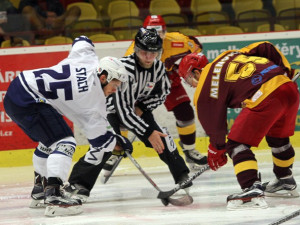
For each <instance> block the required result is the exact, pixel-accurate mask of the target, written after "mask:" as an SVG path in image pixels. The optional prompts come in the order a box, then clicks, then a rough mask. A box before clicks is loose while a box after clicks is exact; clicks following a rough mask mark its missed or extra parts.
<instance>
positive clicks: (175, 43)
mask: <svg viewBox="0 0 300 225" xmlns="http://www.w3.org/2000/svg"><path fill="white" fill-rule="evenodd" d="M171 47H173V48H183V47H184V43H183V42H172V43H171Z"/></svg>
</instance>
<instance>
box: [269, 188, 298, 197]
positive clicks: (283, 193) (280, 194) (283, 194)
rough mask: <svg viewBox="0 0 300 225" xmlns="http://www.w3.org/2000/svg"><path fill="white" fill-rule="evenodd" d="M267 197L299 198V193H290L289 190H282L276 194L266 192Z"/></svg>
mask: <svg viewBox="0 0 300 225" xmlns="http://www.w3.org/2000/svg"><path fill="white" fill-rule="evenodd" d="M264 193H265V196H267V197H277V198H298V197H299V193H298V191H296V190H292V191H288V190H280V191H277V192H274V193H271V192H266V191H265V192H264Z"/></svg>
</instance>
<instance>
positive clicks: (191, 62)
mask: <svg viewBox="0 0 300 225" xmlns="http://www.w3.org/2000/svg"><path fill="white" fill-rule="evenodd" d="M208 63H209V62H208V60H207V58H206V56H205V55H204V54H203V53H202V52H200V53H191V54H188V55H186V56H185V57H183V59H182V60H181V62H180V64H179V69H178V73H179V76H181V77H182V78H183V79H184V80H185V81H186V82H187V83H189V84H191V79H194V75H193V73H192V72H193V70H195V69H197V70H200V71H201V70H202V68H204V67H205V66H206V65H207V64H208Z"/></svg>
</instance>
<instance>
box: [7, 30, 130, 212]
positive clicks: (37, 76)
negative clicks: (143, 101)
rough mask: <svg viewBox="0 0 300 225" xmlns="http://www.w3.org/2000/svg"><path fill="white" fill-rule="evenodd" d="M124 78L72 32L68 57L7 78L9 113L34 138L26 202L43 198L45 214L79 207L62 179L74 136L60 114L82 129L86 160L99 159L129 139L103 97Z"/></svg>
mask: <svg viewBox="0 0 300 225" xmlns="http://www.w3.org/2000/svg"><path fill="white" fill-rule="evenodd" d="M122 82H127V75H126V70H125V67H124V65H123V64H122V63H121V62H120V61H119V60H118V59H117V58H114V57H104V58H102V59H101V60H100V61H99V59H98V57H97V55H96V53H95V48H94V44H93V43H92V42H91V40H89V39H88V38H87V37H85V36H80V37H78V38H76V39H75V40H74V42H73V45H72V49H71V51H70V53H69V55H68V57H67V58H66V59H64V60H62V61H61V62H60V63H58V64H57V65H55V66H52V67H50V68H41V69H35V70H27V71H23V72H22V73H20V75H19V76H18V77H16V78H15V79H14V80H13V81H12V83H11V84H10V86H9V88H8V90H7V94H6V96H5V99H4V107H5V110H6V113H7V114H8V115H9V116H10V118H11V119H12V120H13V121H14V122H15V123H17V124H18V125H19V126H20V127H21V128H22V129H23V130H24V132H25V133H26V134H27V135H28V136H29V137H30V138H31V139H32V140H34V141H36V142H39V144H38V146H37V148H36V150H35V151H34V155H33V166H34V170H35V184H34V188H33V190H32V194H31V196H32V204H31V207H38V206H40V202H42V201H44V202H43V203H44V205H45V206H46V210H45V215H46V216H59V215H73V214H79V213H81V212H82V208H81V206H82V205H81V204H82V203H81V200H79V199H74V198H70V197H68V196H66V195H65V194H64V193H63V192H61V189H60V188H61V186H62V184H63V182H64V181H66V180H67V176H68V173H69V170H70V167H71V163H72V156H73V153H74V151H75V147H76V140H75V139H74V135H73V132H72V130H71V129H70V127H69V126H68V125H67V123H66V122H65V120H64V119H63V115H64V116H66V117H67V118H68V119H70V120H71V121H72V122H74V123H75V124H76V125H77V126H78V127H79V128H80V129H81V130H82V131H83V132H84V134H85V135H86V138H87V139H88V140H89V143H90V152H89V153H88V154H86V160H87V161H89V162H92V163H93V164H99V163H101V162H102V161H103V162H105V161H106V160H107V159H108V158H109V157H110V156H111V154H112V151H113V150H114V149H118V150H121V149H130V150H132V145H131V144H130V142H129V141H128V140H126V139H124V138H122V137H120V136H119V135H116V134H115V133H114V131H113V130H112V129H111V128H110V126H109V123H108V121H107V118H106V116H107V113H106V97H107V96H109V95H110V94H112V93H114V92H116V91H117V89H118V88H119V87H120V85H121V83H122Z"/></svg>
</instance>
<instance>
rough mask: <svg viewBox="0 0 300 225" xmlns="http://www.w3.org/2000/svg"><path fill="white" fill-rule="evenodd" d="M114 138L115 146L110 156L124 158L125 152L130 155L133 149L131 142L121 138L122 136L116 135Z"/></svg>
mask: <svg viewBox="0 0 300 225" xmlns="http://www.w3.org/2000/svg"><path fill="white" fill-rule="evenodd" d="M115 136H116V138H117V144H116V146H115V148H114V150H113V152H112V154H113V155H119V156H121V155H123V156H124V157H126V154H125V151H127V152H129V153H130V154H132V152H133V147H132V144H131V142H130V141H129V140H128V139H127V138H126V137H123V136H122V135H119V134H116V135H115Z"/></svg>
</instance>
